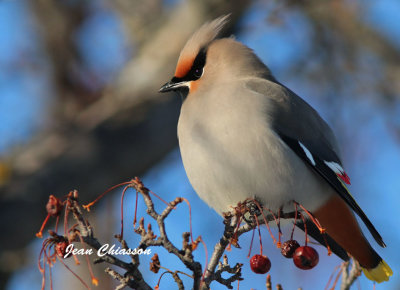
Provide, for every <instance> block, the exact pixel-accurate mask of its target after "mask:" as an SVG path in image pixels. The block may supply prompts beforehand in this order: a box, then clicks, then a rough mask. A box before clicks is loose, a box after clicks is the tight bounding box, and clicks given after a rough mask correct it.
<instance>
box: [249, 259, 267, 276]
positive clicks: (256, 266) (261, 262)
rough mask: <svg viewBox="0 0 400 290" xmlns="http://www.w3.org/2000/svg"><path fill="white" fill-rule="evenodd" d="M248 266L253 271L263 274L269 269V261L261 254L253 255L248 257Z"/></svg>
mask: <svg viewBox="0 0 400 290" xmlns="http://www.w3.org/2000/svg"><path fill="white" fill-rule="evenodd" d="M250 268H251V270H252V271H253V272H254V273H257V274H265V273H267V272H268V271H269V269H271V261H270V260H269V259H268V258H267V257H266V256H262V255H254V256H253V257H251V259H250Z"/></svg>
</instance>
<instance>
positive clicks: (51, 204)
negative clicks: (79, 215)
mask: <svg viewBox="0 0 400 290" xmlns="http://www.w3.org/2000/svg"><path fill="white" fill-rule="evenodd" d="M62 208H63V204H62V202H61V200H60V199H58V198H57V197H55V196H54V195H50V196H49V201H48V202H47V204H46V211H47V213H48V214H49V215H51V216H53V217H56V216H58V215H59V214H60V213H61V210H62Z"/></svg>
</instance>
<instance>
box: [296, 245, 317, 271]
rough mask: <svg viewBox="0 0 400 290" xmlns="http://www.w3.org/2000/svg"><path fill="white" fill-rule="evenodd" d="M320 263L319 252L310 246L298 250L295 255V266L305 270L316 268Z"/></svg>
mask: <svg viewBox="0 0 400 290" xmlns="http://www.w3.org/2000/svg"><path fill="white" fill-rule="evenodd" d="M318 261H319V255H318V252H317V251H316V250H315V249H314V248H312V247H308V246H304V247H299V248H297V250H296V251H295V252H294V255H293V262H294V264H295V265H296V266H297V267H298V268H300V269H303V270H309V269H312V268H314V267H315V266H316V265H317V264H318Z"/></svg>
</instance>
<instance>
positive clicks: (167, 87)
mask: <svg viewBox="0 0 400 290" xmlns="http://www.w3.org/2000/svg"><path fill="white" fill-rule="evenodd" d="M182 87H188V83H187V82H185V81H183V82H175V81H173V79H172V80H171V81H169V82H167V83H166V84H164V85H163V86H162V87H161V88H160V89H159V92H160V93H166V92H170V91H177V90H179V89H180V88H182Z"/></svg>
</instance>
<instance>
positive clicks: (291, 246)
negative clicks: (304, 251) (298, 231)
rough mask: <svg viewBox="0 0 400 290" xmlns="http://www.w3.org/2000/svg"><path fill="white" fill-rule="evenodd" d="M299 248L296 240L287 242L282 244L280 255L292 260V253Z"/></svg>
mask: <svg viewBox="0 0 400 290" xmlns="http://www.w3.org/2000/svg"><path fill="white" fill-rule="evenodd" d="M298 247H300V245H299V243H298V242H297V241H296V240H288V241H286V242H284V243H283V244H282V247H281V254H282V255H283V256H284V257H286V258H292V257H293V254H294V251H296V249H297V248H298Z"/></svg>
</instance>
